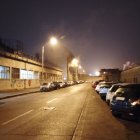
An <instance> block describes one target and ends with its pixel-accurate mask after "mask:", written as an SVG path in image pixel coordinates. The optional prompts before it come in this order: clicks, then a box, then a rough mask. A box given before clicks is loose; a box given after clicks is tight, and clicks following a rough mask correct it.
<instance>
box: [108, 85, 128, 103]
mask: <svg viewBox="0 0 140 140" xmlns="http://www.w3.org/2000/svg"><path fill="white" fill-rule="evenodd" d="M126 84H127V83H118V84H113V85H112V86H111V88H110V89H109V90H108V92H107V94H106V102H107V104H108V105H110V103H111V101H112V98H113V95H114V93H115V91H116V90H117V89H118V88H119V87H121V86H123V85H126Z"/></svg>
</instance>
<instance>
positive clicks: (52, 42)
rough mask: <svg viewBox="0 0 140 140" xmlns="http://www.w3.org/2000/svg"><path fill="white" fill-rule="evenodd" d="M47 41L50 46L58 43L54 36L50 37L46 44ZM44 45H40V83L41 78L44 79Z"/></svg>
mask: <svg viewBox="0 0 140 140" xmlns="http://www.w3.org/2000/svg"><path fill="white" fill-rule="evenodd" d="M48 43H49V44H50V45H52V46H55V45H56V44H57V43H58V41H57V39H56V38H55V37H51V38H50V40H49V42H47V44H48ZM44 47H45V45H43V46H42V75H41V84H42V83H43V80H44V78H43V73H44Z"/></svg>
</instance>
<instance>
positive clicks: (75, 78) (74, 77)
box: [71, 58, 79, 80]
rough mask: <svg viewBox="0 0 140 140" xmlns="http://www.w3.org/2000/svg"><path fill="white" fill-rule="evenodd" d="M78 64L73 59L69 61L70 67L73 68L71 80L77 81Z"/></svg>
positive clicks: (77, 61)
mask: <svg viewBox="0 0 140 140" xmlns="http://www.w3.org/2000/svg"><path fill="white" fill-rule="evenodd" d="M78 63H79V60H78V59H76V58H74V59H73V60H72V61H71V67H73V80H77V79H78V77H77V76H78V69H77V68H78Z"/></svg>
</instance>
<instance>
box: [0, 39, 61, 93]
mask: <svg viewBox="0 0 140 140" xmlns="http://www.w3.org/2000/svg"><path fill="white" fill-rule="evenodd" d="M52 81H62V70H61V69H59V68H57V67H52V66H51V67H50V66H46V64H45V65H44V68H43V74H42V63H40V62H39V61H37V60H36V59H35V58H33V57H32V58H31V57H30V56H27V55H25V54H23V53H21V51H17V50H15V49H12V48H10V47H9V46H7V45H6V44H4V43H3V42H2V41H1V40H0V90H1V91H3V90H12V89H25V88H35V87H39V86H40V84H41V83H42V82H52Z"/></svg>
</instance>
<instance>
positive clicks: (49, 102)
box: [47, 98, 57, 104]
mask: <svg viewBox="0 0 140 140" xmlns="http://www.w3.org/2000/svg"><path fill="white" fill-rule="evenodd" d="M55 100H57V98H54V99H52V100H50V101H48V102H47V103H48V104H49V103H51V102H53V101H55Z"/></svg>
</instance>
